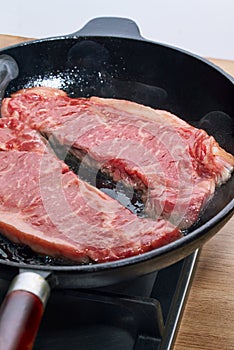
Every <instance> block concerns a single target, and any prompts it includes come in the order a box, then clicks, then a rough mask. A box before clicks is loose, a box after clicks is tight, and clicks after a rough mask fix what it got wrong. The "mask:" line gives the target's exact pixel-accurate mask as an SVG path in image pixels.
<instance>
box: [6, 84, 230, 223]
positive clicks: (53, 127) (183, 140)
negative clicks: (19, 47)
mask: <svg viewBox="0 0 234 350" xmlns="http://www.w3.org/2000/svg"><path fill="white" fill-rule="evenodd" d="M2 114H3V115H4V116H6V117H7V118H12V117H15V118H18V119H19V120H21V121H23V122H24V123H27V124H28V125H29V126H30V127H31V128H33V129H35V130H38V131H40V133H42V134H44V135H46V136H47V137H48V138H49V140H50V142H51V144H52V145H54V147H57V146H58V145H59V146H61V145H62V146H63V147H66V150H67V151H69V152H72V153H73V154H74V155H76V156H77V157H78V158H80V159H81V160H82V163H83V164H88V165H92V166H95V167H96V168H97V169H101V170H102V171H104V172H107V173H108V174H110V175H111V176H112V177H113V179H114V180H115V181H123V182H125V183H126V184H127V185H128V186H132V187H133V188H137V189H140V190H142V193H143V199H144V201H145V206H146V211H147V212H148V213H149V214H150V216H152V217H154V218H155V217H161V216H163V217H164V218H166V219H168V220H170V221H171V222H173V223H174V224H175V225H178V226H180V227H182V228H187V227H189V226H190V225H192V224H193V223H194V222H196V220H197V219H198V217H199V213H200V212H201V210H202V209H203V208H204V206H205V205H206V203H207V201H208V200H209V199H210V198H211V197H212V195H213V193H214V191H215V187H216V186H219V185H221V184H222V183H224V182H226V181H227V180H228V179H229V177H230V174H231V172H232V170H233V165H234V158H233V156H232V155H231V154H229V153H227V152H225V151H224V150H223V149H222V148H221V147H219V145H218V144H217V142H216V141H215V140H214V138H213V137H211V136H209V135H208V134H207V133H206V132H205V131H203V130H199V129H196V128H194V127H192V126H190V125H189V124H187V123H186V122H184V121H183V120H181V119H179V118H178V117H176V116H175V115H172V114H170V113H168V112H166V111H161V110H153V109H151V108H149V107H145V106H142V105H139V104H136V103H133V102H128V101H121V100H114V99H101V98H97V97H93V98H90V99H84V98H69V97H68V96H67V95H66V94H65V93H64V92H63V91H61V90H57V89H52V88H45V87H39V88H32V89H27V90H22V91H19V92H18V93H16V94H14V95H13V96H12V97H11V98H8V99H5V100H4V101H3V107H2ZM80 169H81V170H80V171H82V166H81V168H80Z"/></svg>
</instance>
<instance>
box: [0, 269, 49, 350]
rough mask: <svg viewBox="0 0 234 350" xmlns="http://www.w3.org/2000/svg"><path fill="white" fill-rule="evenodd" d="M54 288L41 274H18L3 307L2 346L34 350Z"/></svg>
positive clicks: (0, 312)
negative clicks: (41, 322)
mask: <svg viewBox="0 0 234 350" xmlns="http://www.w3.org/2000/svg"><path fill="white" fill-rule="evenodd" d="M49 294H50V287H49V285H48V283H47V281H46V280H45V279H44V278H43V277H42V276H40V275H39V274H37V273H34V272H24V273H21V274H19V275H17V276H16V277H15V279H14V280H13V281H12V284H11V286H10V288H9V291H8V293H7V295H6V297H5V300H4V301H3V303H2V306H1V309H0V349H4V350H31V349H32V348H33V344H34V340H35V337H36V335H37V331H38V328H39V325H40V321H41V318H42V315H43V312H44V308H45V305H46V302H47V299H48V297H49Z"/></svg>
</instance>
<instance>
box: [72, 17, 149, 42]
mask: <svg viewBox="0 0 234 350" xmlns="http://www.w3.org/2000/svg"><path fill="white" fill-rule="evenodd" d="M71 35H72V36H80V35H81V36H114V37H121V38H129V39H143V38H142V36H141V34H140V30H139V28H138V26H137V24H136V23H135V22H134V21H132V20H131V19H128V18H122V17H97V18H94V19H92V20H91V21H89V22H88V23H87V24H86V25H85V26H84V27H83V28H81V29H80V30H78V31H77V32H75V33H72V34H71Z"/></svg>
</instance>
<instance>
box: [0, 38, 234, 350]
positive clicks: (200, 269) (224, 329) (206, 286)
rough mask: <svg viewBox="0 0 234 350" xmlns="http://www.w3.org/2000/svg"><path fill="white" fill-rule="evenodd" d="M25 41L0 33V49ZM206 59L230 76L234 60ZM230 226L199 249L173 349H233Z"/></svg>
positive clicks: (232, 236)
mask: <svg viewBox="0 0 234 350" xmlns="http://www.w3.org/2000/svg"><path fill="white" fill-rule="evenodd" d="M26 40H30V39H29V38H21V37H15V36H11V35H0V48H1V47H5V46H7V45H13V44H16V43H19V42H22V41H26ZM210 60H211V61H212V62H213V63H215V64H216V65H218V66H220V67H221V68H223V69H224V70H226V71H227V72H228V73H229V74H231V75H233V76H234V61H227V60H219V59H210ZM233 98H234V96H233ZM233 226H234V217H232V219H231V220H230V221H229V222H228V223H227V224H226V226H225V227H224V228H223V229H222V230H220V232H219V233H218V234H217V235H216V236H215V237H214V238H212V239H211V240H210V241H209V242H208V243H206V244H205V246H204V247H203V248H202V251H201V254H200V256H199V260H198V266H197V270H196V273H195V276H194V280H193V284H192V287H191V290H190V293H189V297H188V300H187V304H186V306H185V310H184V314H183V318H182V321H181V324H180V328H179V331H178V334H177V338H176V342H175V345H174V350H198V349H199V350H221V349H222V350H234V228H233Z"/></svg>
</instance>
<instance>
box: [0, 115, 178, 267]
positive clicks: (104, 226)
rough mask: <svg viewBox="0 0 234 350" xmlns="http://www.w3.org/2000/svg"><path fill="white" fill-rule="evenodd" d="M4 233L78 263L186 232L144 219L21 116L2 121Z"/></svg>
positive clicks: (138, 249) (0, 209)
mask: <svg viewBox="0 0 234 350" xmlns="http://www.w3.org/2000/svg"><path fill="white" fill-rule="evenodd" d="M0 232H1V233H3V234H4V235H5V236H6V237H7V238H9V239H10V240H12V241H13V242H16V243H22V244H26V245H28V246H30V247H31V248H32V249H33V250H34V251H36V252H38V253H42V254H48V255H51V256H54V257H63V258H67V259H71V260H74V261H76V262H83V263H85V262H89V261H95V262H106V261H112V260H117V259H122V258H126V257H130V256H134V255H138V254H141V253H144V252H146V251H149V250H151V249H154V248H157V247H160V246H162V245H165V244H167V243H169V242H172V241H174V240H176V239H178V238H180V237H181V232H180V230H179V229H177V228H176V227H174V226H173V225H172V224H170V223H169V222H167V221H165V220H164V219H159V220H157V221H153V220H148V219H140V218H138V217H137V216H136V215H134V214H133V213H131V212H130V211H129V210H127V209H125V208H124V207H123V206H121V205H120V204H119V203H118V202H117V201H115V200H113V199H111V198H110V197H109V196H107V195H105V194H104V193H102V192H101V191H99V190H98V189H96V188H95V187H93V186H91V185H89V184H88V183H86V182H84V181H82V180H80V179H79V178H78V177H77V176H76V175H75V174H74V173H73V172H72V171H70V170H69V168H68V166H67V165H66V164H65V163H64V162H63V161H61V160H59V159H58V158H57V157H56V156H55V155H54V153H53V152H52V150H51V149H50V147H49V145H48V144H47V142H46V140H45V139H44V138H43V137H41V135H40V134H39V133H37V131H35V130H30V129H29V128H28V126H27V125H25V124H23V123H21V122H20V121H19V120H17V119H16V118H13V117H12V118H10V119H9V118H3V119H2V120H1V121H0Z"/></svg>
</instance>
